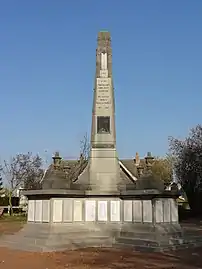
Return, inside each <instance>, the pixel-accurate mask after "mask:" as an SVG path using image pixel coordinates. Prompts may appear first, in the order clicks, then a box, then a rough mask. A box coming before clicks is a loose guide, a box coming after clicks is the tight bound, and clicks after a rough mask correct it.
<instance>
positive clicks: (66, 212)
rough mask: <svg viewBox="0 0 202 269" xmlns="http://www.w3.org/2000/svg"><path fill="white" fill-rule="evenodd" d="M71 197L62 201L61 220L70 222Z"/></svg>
mask: <svg viewBox="0 0 202 269" xmlns="http://www.w3.org/2000/svg"><path fill="white" fill-rule="evenodd" d="M72 201H73V200H72V199H64V201H63V221H64V222H72V208H73V206H72V203H73V202H72Z"/></svg>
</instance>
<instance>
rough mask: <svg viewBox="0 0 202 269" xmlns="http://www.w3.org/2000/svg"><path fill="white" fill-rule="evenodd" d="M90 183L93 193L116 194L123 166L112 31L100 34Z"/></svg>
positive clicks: (97, 52) (97, 51) (93, 113)
mask: <svg viewBox="0 0 202 269" xmlns="http://www.w3.org/2000/svg"><path fill="white" fill-rule="evenodd" d="M89 164H90V167H89V168H90V170H89V172H90V175H89V177H90V184H91V188H92V190H97V191H104V192H105V191H107V192H111V191H117V190H118V186H117V184H118V183H119V181H120V167H119V160H118V156H117V151H116V131H115V101H114V88H113V80H112V49H111V38H110V33H109V32H99V34H98V41H97V49H96V78H95V88H94V101H93V111H92V130H91V151H90V160H89Z"/></svg>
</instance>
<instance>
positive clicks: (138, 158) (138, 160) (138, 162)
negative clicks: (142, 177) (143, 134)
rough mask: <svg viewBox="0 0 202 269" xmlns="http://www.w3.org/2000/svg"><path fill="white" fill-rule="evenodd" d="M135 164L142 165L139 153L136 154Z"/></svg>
mask: <svg viewBox="0 0 202 269" xmlns="http://www.w3.org/2000/svg"><path fill="white" fill-rule="evenodd" d="M134 162H135V165H136V166H138V165H140V157H139V154H138V152H136V154H135V159H134Z"/></svg>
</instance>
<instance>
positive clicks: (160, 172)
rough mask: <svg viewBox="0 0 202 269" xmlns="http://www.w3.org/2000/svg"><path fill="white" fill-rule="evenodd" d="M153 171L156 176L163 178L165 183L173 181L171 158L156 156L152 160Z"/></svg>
mask: <svg viewBox="0 0 202 269" xmlns="http://www.w3.org/2000/svg"><path fill="white" fill-rule="evenodd" d="M151 172H152V175H153V177H154V178H156V179H159V180H162V181H164V182H165V184H168V183H170V182H171V181H172V174H173V173H172V163H171V161H170V158H168V157H167V158H156V159H154V161H153V162H152V165H151Z"/></svg>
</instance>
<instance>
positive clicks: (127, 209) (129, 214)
mask: <svg viewBox="0 0 202 269" xmlns="http://www.w3.org/2000/svg"><path fill="white" fill-rule="evenodd" d="M123 202H124V221H131V222H132V220H133V211H132V210H133V204H132V202H133V201H128V200H127V201H123Z"/></svg>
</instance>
